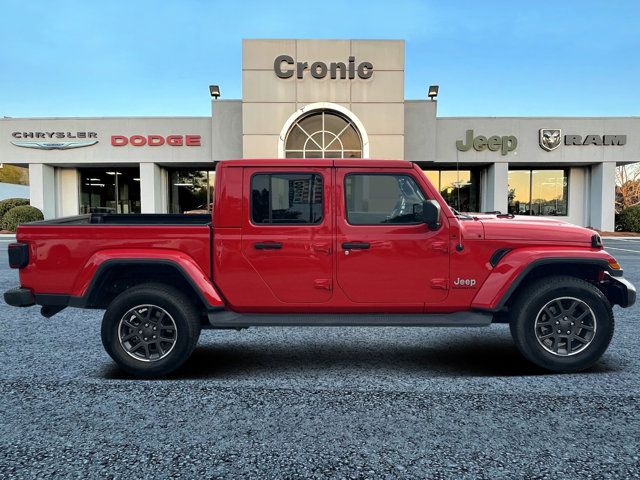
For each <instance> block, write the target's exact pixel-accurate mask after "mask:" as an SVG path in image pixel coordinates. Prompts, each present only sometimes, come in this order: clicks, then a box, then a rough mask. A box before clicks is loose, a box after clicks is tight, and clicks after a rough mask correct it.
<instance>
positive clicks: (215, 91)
mask: <svg viewBox="0 0 640 480" xmlns="http://www.w3.org/2000/svg"><path fill="white" fill-rule="evenodd" d="M209 93H210V94H211V96H212V97H213V98H216V99H217V98H218V97H219V96H220V87H219V86H218V85H209Z"/></svg>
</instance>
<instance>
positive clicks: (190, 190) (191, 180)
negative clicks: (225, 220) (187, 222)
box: [168, 168, 215, 213]
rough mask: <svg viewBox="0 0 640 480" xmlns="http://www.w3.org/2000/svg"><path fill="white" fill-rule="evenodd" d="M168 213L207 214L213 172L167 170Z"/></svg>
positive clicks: (185, 169)
mask: <svg viewBox="0 0 640 480" xmlns="http://www.w3.org/2000/svg"><path fill="white" fill-rule="evenodd" d="M168 173H169V213H209V212H210V211H211V209H212V203H213V183H214V179H215V172H213V171H208V170H196V169H188V168H182V169H175V170H169V172H168Z"/></svg>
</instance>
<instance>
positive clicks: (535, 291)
mask: <svg viewBox="0 0 640 480" xmlns="http://www.w3.org/2000/svg"><path fill="white" fill-rule="evenodd" d="M510 317H511V320H510V327H511V335H512V336H513V339H514V341H515V343H516V346H517V347H518V349H519V350H520V352H521V353H522V354H523V355H524V356H525V357H526V358H527V359H528V360H529V361H531V362H533V363H535V364H536V365H538V366H540V367H543V368H545V369H547V370H551V371H555V372H577V371H580V370H584V369H586V368H589V367H590V366H592V365H593V364H594V363H595V362H597V361H598V359H599V358H600V357H601V356H602V354H603V353H604V352H605V350H606V349H607V347H608V346H609V343H610V342H611V338H612V336H613V329H614V320H613V312H612V310H611V304H610V303H609V301H608V300H607V298H606V297H605V296H604V295H603V293H602V292H601V291H600V290H598V288H596V287H595V286H594V285H592V284H590V283H589V282H586V281H584V280H581V279H579V278H575V277H568V276H553V277H548V278H544V279H540V280H538V281H537V282H535V283H533V284H531V285H528V286H527V289H526V291H523V292H522V293H521V294H520V295H519V297H518V298H517V299H516V301H515V302H514V304H513V306H512V308H511V315H510Z"/></svg>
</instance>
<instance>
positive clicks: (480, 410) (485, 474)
mask: <svg viewBox="0 0 640 480" xmlns="http://www.w3.org/2000/svg"><path fill="white" fill-rule="evenodd" d="M606 247H607V248H608V249H609V250H610V252H611V253H612V254H613V255H615V256H616V257H617V258H618V259H619V261H620V262H621V263H622V265H623V267H624V268H625V272H626V273H625V276H626V277H627V278H629V279H630V280H631V281H632V282H634V283H635V284H636V285H640V240H608V241H606ZM6 264H7V260H6V242H5V243H0V290H2V291H4V290H6V289H8V288H11V287H13V286H15V285H17V283H18V282H17V274H16V272H15V271H12V270H9V269H8V267H6ZM638 308H639V307H638V306H634V307H633V308H631V309H626V310H624V309H620V308H619V307H616V308H615V315H616V321H617V325H616V333H615V335H614V338H613V342H612V344H611V347H610V348H609V350H608V352H607V353H606V354H605V356H604V357H603V358H602V360H601V361H600V362H599V363H598V364H597V365H596V366H595V367H594V368H593V369H591V370H590V371H588V372H584V373H581V374H576V375H558V374H548V373H546V372H544V371H541V370H539V369H537V368H535V367H533V366H531V365H529V364H528V363H527V362H526V361H525V360H523V359H522V358H521V357H520V355H519V354H518V352H517V351H516V349H515V347H514V346H513V344H512V341H511V338H510V335H509V331H508V328H507V327H506V326H504V325H494V326H491V327H488V328H480V329H470V328H465V329H462V328H461V329H453V328H431V329H427V328H424V329H421V328H258V329H249V330H244V331H241V332H235V331H222V332H215V331H204V332H203V334H202V336H201V338H200V344H199V346H198V348H197V349H196V351H195V353H194V355H193V357H192V358H191V359H190V361H189V362H188V363H187V365H186V366H185V367H184V368H183V369H182V370H181V371H180V372H178V373H177V374H175V375H174V376H172V377H171V378H168V379H166V380H160V381H140V380H134V379H131V378H128V377H127V376H126V375H125V374H123V373H122V372H121V371H119V370H118V369H117V368H116V367H115V366H114V364H113V363H112V361H111V359H110V358H109V357H108V356H107V354H106V353H105V352H104V351H103V349H102V345H101V342H100V336H99V332H100V319H101V312H91V311H82V310H75V309H67V310H65V311H63V312H62V313H60V314H58V315H56V316H55V317H53V318H52V319H49V320H46V319H44V318H43V317H41V316H40V315H39V313H38V310H37V309H36V308H28V309H17V308H12V307H8V306H6V305H4V306H0V365H1V366H0V478H2V479H3V478H28V479H31V478H35V477H38V478H83V477H84V478H123V479H128V478H168V477H171V478H243V479H247V478H326V477H330V478H358V479H359V478H372V479H373V478H389V479H392V478H452V479H461V478H473V479H477V478H486V479H496V478H624V479H628V478H640V445H639V443H638V438H639V437H640V410H639V406H640V402H639V399H640V388H639V387H640V361H639V360H638V353H639V347H640V340H639V338H638V327H639V326H640V324H639V319H638Z"/></svg>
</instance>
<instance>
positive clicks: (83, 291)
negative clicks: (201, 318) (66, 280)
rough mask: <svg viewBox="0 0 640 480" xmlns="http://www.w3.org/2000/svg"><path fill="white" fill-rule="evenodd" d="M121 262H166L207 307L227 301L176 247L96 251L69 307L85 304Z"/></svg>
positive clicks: (134, 263) (222, 305)
mask: <svg viewBox="0 0 640 480" xmlns="http://www.w3.org/2000/svg"><path fill="white" fill-rule="evenodd" d="M120 265H137V266H140V265H165V266H169V267H171V268H174V269H175V270H176V271H177V272H178V273H179V274H180V275H181V276H182V277H183V278H184V279H185V280H186V281H187V283H188V284H189V285H191V287H192V288H193V290H194V292H195V293H196V294H197V295H198V296H199V297H200V299H201V300H202V303H203V304H204V305H205V306H206V307H207V309H208V310H222V309H224V306H225V303H224V300H223V297H222V295H220V293H219V292H218V291H217V289H216V288H215V286H214V285H213V283H212V282H211V280H210V279H209V277H208V276H207V275H206V274H205V272H203V271H202V269H201V268H200V266H199V265H198V264H197V263H196V262H195V261H194V259H193V258H191V257H190V256H189V255H186V254H184V253H182V252H178V251H175V250H154V251H151V252H149V251H146V252H141V251H134V250H126V251H118V250H102V251H100V252H96V253H95V254H94V255H92V256H91V257H90V259H89V260H88V261H87V262H86V264H85V267H84V268H83V270H82V271H81V273H80V274H79V275H78V278H77V280H76V282H75V284H74V288H73V294H72V295H71V297H70V300H69V306H73V307H75V306H77V307H84V306H86V305H87V304H88V302H89V300H90V298H91V295H92V294H93V293H94V292H95V290H96V289H97V288H98V285H99V282H100V278H101V277H102V276H103V275H104V274H105V273H106V272H107V271H108V270H109V269H111V268H113V267H116V266H120Z"/></svg>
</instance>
